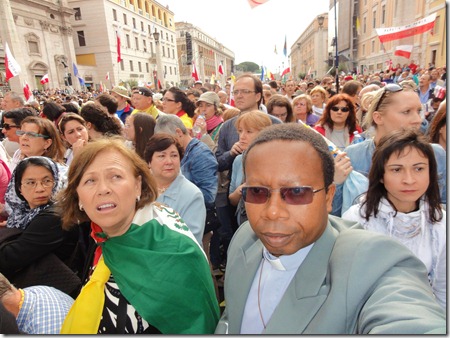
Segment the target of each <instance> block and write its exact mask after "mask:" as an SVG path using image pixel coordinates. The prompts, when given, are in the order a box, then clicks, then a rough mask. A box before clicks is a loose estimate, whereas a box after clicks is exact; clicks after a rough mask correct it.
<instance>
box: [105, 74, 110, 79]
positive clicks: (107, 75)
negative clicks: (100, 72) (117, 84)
mask: <svg viewBox="0 0 450 338" xmlns="http://www.w3.org/2000/svg"><path fill="white" fill-rule="evenodd" d="M105 79H106V80H109V72H107V73H106V77H105Z"/></svg>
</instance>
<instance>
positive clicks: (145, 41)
mask: <svg viewBox="0 0 450 338" xmlns="http://www.w3.org/2000/svg"><path fill="white" fill-rule="evenodd" d="M142 46H143V47H144V53H147V40H145V39H143V40H142Z"/></svg>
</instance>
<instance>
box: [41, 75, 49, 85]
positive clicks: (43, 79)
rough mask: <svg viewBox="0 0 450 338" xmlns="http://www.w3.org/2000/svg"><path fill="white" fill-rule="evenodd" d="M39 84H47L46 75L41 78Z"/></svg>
mask: <svg viewBox="0 0 450 338" xmlns="http://www.w3.org/2000/svg"><path fill="white" fill-rule="evenodd" d="M40 82H41V84H46V83H48V73H47V74H45V75H44V76H43V77H42V79H41V81H40Z"/></svg>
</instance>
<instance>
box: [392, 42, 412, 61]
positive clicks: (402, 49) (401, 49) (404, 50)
mask: <svg viewBox="0 0 450 338" xmlns="http://www.w3.org/2000/svg"><path fill="white" fill-rule="evenodd" d="M412 50H413V45H401V46H397V47H395V52H394V55H397V56H403V57H405V58H407V59H409V58H410V57H411V53H412Z"/></svg>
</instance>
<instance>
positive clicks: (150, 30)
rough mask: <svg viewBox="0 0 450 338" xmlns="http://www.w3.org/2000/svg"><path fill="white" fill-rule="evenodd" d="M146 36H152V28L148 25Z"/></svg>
mask: <svg viewBox="0 0 450 338" xmlns="http://www.w3.org/2000/svg"><path fill="white" fill-rule="evenodd" d="M148 34H152V27H150V25H148Z"/></svg>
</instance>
